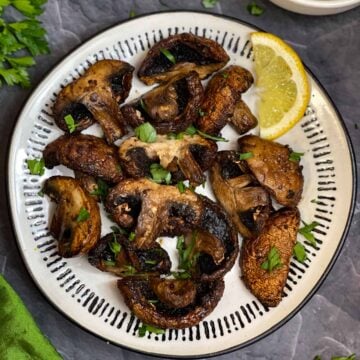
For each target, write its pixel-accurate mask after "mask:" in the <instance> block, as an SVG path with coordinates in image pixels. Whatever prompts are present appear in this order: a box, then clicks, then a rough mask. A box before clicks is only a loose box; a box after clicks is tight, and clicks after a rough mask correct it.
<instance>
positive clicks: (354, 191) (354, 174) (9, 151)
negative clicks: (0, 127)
mask: <svg viewBox="0 0 360 360" xmlns="http://www.w3.org/2000/svg"><path fill="white" fill-rule="evenodd" d="M173 13H189V14H194V13H195V14H201V15H207V16H214V17H216V18H222V19H224V20H230V21H233V22H235V23H238V24H241V25H244V26H247V27H249V28H252V29H254V30H255V31H262V32H267V31H266V30H264V29H262V28H261V27H259V26H257V25H253V24H251V23H249V22H247V21H245V20H241V19H238V18H236V17H233V16H229V15H224V14H216V13H212V12H206V11H202V10H166V11H154V12H150V13H146V14H141V15H137V16H136V17H134V18H127V19H124V20H122V21H119V22H117V23H115V24H112V25H109V26H108V27H106V28H104V29H103V30H101V31H99V32H97V33H95V34H94V35H92V36H90V37H88V38H87V39H86V40H85V41H84V42H83V43H81V44H79V45H77V46H75V47H74V48H72V49H71V50H69V51H68V52H67V53H66V54H65V55H64V56H62V57H61V59H59V60H58V61H57V62H56V63H55V64H54V65H53V66H52V67H51V68H50V69H49V70H48V71H47V72H46V73H45V74H44V75H43V77H42V80H41V81H40V82H39V83H38V84H37V85H36V86H35V87H34V88H33V89H31V92H30V94H29V95H28V96H27V98H26V99H25V100H24V102H23V103H22V105H21V107H20V109H19V111H18V112H17V115H16V121H15V123H14V124H13V126H12V129H11V135H10V137H9V140H8V143H7V153H6V158H7V166H6V169H5V174H6V177H7V181H6V195H7V197H6V198H7V209H8V213H10V218H11V230H12V232H13V235H14V237H15V239H16V246H17V248H18V250H19V252H20V256H21V259H22V262H23V263H24V265H25V268H26V270H27V272H28V275H30V278H31V281H32V282H33V284H35V285H36V287H37V289H38V290H39V291H40V293H41V295H42V296H43V297H44V298H45V299H46V301H47V302H48V303H49V304H50V305H51V306H52V307H53V308H54V309H55V310H57V311H58V312H60V313H61V314H62V315H64V316H65V317H66V318H67V320H70V321H71V322H72V323H73V324H75V325H76V326H77V327H79V328H81V329H82V330H85V331H86V332H88V333H89V334H91V335H93V336H95V337H97V338H99V339H101V340H106V341H108V342H109V343H110V344H112V345H115V346H118V347H120V348H123V349H126V350H128V351H133V352H135V353H138V354H145V355H147V356H152V357H158V358H171V359H203V358H205V357H215V356H220V355H225V354H229V353H231V352H234V351H237V350H240V349H243V348H245V347H247V346H249V345H251V344H254V343H256V342H257V341H259V340H261V339H263V338H265V337H267V336H268V335H270V334H272V333H273V332H275V331H276V330H278V329H279V328H281V327H282V326H283V325H285V324H286V323H287V322H288V321H289V320H291V319H292V318H293V317H294V316H295V315H296V314H297V313H298V312H299V311H300V310H301V309H302V308H303V307H304V306H305V305H306V304H307V303H308V302H309V301H310V300H311V298H312V297H313V296H314V295H315V293H316V292H317V291H318V290H319V288H320V286H321V285H322V284H323V282H324V281H325V279H326V278H327V276H328V275H329V273H330V271H331V270H332V268H333V266H334V265H335V263H336V261H337V259H338V257H339V255H340V253H341V250H342V248H343V246H344V243H345V240H346V238H347V235H348V233H349V229H350V226H351V220H352V218H353V215H354V210H355V204H356V197H357V184H358V173H357V167H356V161H355V152H354V147H353V144H352V141H351V137H350V135H349V131H348V130H347V128H346V126H345V121H344V119H343V117H342V115H341V113H340V111H339V110H338V108H337V106H336V105H335V102H334V101H333V99H332V98H331V96H330V95H329V93H328V92H327V90H326V89H325V87H324V86H323V85H322V84H321V82H320V80H319V79H318V78H317V77H316V76H315V75H314V73H313V71H312V70H311V69H310V68H309V67H308V66H307V65H306V64H305V63H304V62H303V65H304V67H305V69H306V71H307V72H308V73H309V74H310V75H311V76H312V78H313V80H314V81H315V82H316V84H317V86H319V88H320V89H321V91H322V92H323V94H324V95H325V98H326V100H327V101H329V103H330V105H331V106H332V108H333V110H334V111H335V113H336V116H337V117H338V119H339V123H340V125H341V128H342V130H343V132H344V135H345V139H346V143H347V146H348V151H349V155H350V160H351V173H352V180H353V189H352V194H351V202H350V207H349V212H348V215H347V220H346V223H345V227H344V230H343V232H342V235H341V238H340V240H339V243H338V246H337V247H336V250H335V253H334V255H333V257H332V258H331V260H330V262H329V264H328V265H327V267H326V269H325V271H324V272H323V274H322V275H321V277H320V278H319V280H318V281H317V283H316V284H315V285H314V287H313V288H312V289H311V291H310V292H309V293H308V294H307V296H306V297H305V298H304V299H303V301H302V302H301V303H300V304H299V305H298V306H297V307H296V308H295V309H294V310H293V311H291V312H290V313H289V314H288V315H287V316H286V317H284V318H283V319H282V320H280V321H279V322H278V323H277V324H275V325H274V326H272V327H270V328H269V329H267V330H266V331H264V332H263V333H261V334H259V335H257V336H255V337H254V338H252V339H250V340H247V341H245V342H243V343H242V344H239V345H235V346H232V347H229V348H227V349H224V350H220V351H216V352H212V353H208V354H202V355H192V356H190V355H178V356H177V355H171V354H158V353H153V352H148V351H145V350H138V349H133V348H131V347H129V346H126V345H123V344H118V343H113V342H112V341H109V340H108V339H106V338H104V337H103V336H101V335H99V334H97V333H95V332H92V331H90V330H89V329H87V328H86V327H85V326H83V325H81V324H79V323H78V322H77V321H76V320H75V319H73V318H71V317H70V316H69V315H67V314H66V313H65V312H64V311H63V309H61V308H60V307H58V306H57V305H56V304H54V303H53V302H52V301H51V300H50V298H48V296H47V294H46V293H45V292H44V291H43V290H42V288H41V286H40V284H39V283H38V281H37V280H36V278H35V276H34V275H33V272H32V271H31V269H30V267H29V265H28V263H27V261H26V259H25V254H24V253H23V251H21V249H20V241H19V237H18V232H17V229H16V227H15V221H14V217H15V214H14V207H13V206H12V200H11V189H10V188H11V186H12V184H10V168H11V166H12V164H11V163H10V156H11V154H12V153H13V151H12V150H13V149H12V148H13V147H14V142H13V141H14V138H15V133H17V131H18V127H19V122H18V120H19V118H20V116H21V115H22V113H23V111H24V108H25V107H26V105H27V103H28V102H29V101H30V99H31V98H32V97H33V96H34V93H35V92H36V91H37V89H38V88H39V87H40V86H41V85H42V84H43V83H44V82H45V81H46V79H47V78H48V77H49V75H50V74H51V73H52V72H53V71H55V70H58V68H59V67H60V65H61V64H62V63H63V62H64V61H65V60H66V59H67V58H68V57H69V56H70V55H71V54H73V53H74V52H76V51H77V50H79V49H80V48H81V47H84V48H86V46H87V45H88V43H89V42H91V41H92V40H93V39H95V38H96V37H98V36H100V35H102V34H103V33H105V32H106V31H108V30H110V29H112V28H115V27H117V26H120V25H123V24H125V23H128V22H131V21H134V20H137V19H139V18H143V17H149V16H156V15H160V14H173ZM14 150H15V149H14Z"/></svg>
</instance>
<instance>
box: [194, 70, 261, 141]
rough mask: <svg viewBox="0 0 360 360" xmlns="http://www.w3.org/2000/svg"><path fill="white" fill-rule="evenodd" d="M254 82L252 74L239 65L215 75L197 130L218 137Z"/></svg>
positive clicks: (203, 105)
mask: <svg viewBox="0 0 360 360" xmlns="http://www.w3.org/2000/svg"><path fill="white" fill-rule="evenodd" d="M253 81H254V79H253V77H252V75H251V73H250V72H249V71H248V70H246V69H244V68H242V67H241V66H237V65H232V66H229V67H228V68H226V69H224V70H222V71H221V72H219V73H217V74H215V75H214V76H213V77H212V79H211V80H210V81H209V83H208V85H207V87H206V89H205V95H204V100H203V102H202V104H201V111H202V113H203V115H202V116H200V117H199V118H198V119H197V128H198V129H199V130H201V131H203V132H205V133H207V134H212V135H217V134H218V133H219V131H220V130H221V129H222V128H223V127H224V126H225V125H226V123H227V121H228V120H229V118H231V117H232V116H233V113H234V110H235V106H236V104H237V102H238V101H239V100H240V98H241V94H242V93H243V92H245V91H246V90H247V89H248V88H249V87H250V86H251V84H252V83H253Z"/></svg>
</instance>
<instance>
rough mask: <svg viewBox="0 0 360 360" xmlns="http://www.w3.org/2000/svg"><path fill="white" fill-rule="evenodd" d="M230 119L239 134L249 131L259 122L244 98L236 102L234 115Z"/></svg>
mask: <svg viewBox="0 0 360 360" xmlns="http://www.w3.org/2000/svg"><path fill="white" fill-rule="evenodd" d="M228 121H229V124H230V125H231V126H233V127H234V129H235V130H236V131H237V133H238V134H239V135H242V134H245V133H247V132H248V131H249V130H251V129H253V128H254V127H256V126H257V124H258V121H257V119H256V117H255V116H254V115H253V113H252V112H251V110H250V109H249V107H248V106H247V105H246V103H245V102H244V101H243V100H242V99H240V100H239V101H238V102H237V103H236V105H235V109H234V112H233V115H232V116H231V117H230V118H229V119H228Z"/></svg>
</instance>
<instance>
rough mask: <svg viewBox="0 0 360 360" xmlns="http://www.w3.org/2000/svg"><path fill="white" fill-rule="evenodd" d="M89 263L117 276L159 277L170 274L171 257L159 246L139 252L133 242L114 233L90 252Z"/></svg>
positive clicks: (105, 237) (103, 238)
mask: <svg viewBox="0 0 360 360" xmlns="http://www.w3.org/2000/svg"><path fill="white" fill-rule="evenodd" d="M88 259H89V263H90V264H91V265H93V266H95V267H97V268H98V269H99V270H101V271H107V272H111V273H113V274H115V275H117V276H121V277H124V276H129V275H130V276H134V275H137V274H139V273H140V274H142V275H152V276H154V275H156V274H157V275H159V274H167V273H169V272H170V268H171V261H170V258H169V255H168V254H167V252H166V251H165V250H163V249H162V248H161V247H160V246H159V244H157V243H154V245H153V247H152V248H151V249H146V250H137V249H134V248H133V247H132V245H131V241H130V240H129V239H128V238H127V237H126V236H125V235H123V234H121V233H119V232H112V233H110V234H107V235H105V236H104V237H102V238H101V239H100V241H99V242H98V243H97V244H96V246H95V247H94V248H93V249H92V250H91V251H90V252H89V256H88Z"/></svg>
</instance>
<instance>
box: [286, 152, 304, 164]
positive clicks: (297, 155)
mask: <svg viewBox="0 0 360 360" xmlns="http://www.w3.org/2000/svg"><path fill="white" fill-rule="evenodd" d="M302 156H304V153H300V152H294V151H293V152H292V153H291V154H290V155H289V160H290V161H293V162H299V161H300V160H301V157H302Z"/></svg>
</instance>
